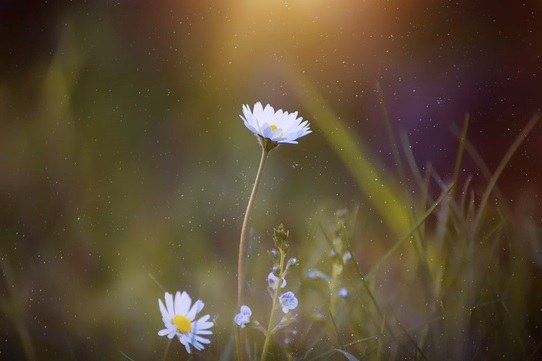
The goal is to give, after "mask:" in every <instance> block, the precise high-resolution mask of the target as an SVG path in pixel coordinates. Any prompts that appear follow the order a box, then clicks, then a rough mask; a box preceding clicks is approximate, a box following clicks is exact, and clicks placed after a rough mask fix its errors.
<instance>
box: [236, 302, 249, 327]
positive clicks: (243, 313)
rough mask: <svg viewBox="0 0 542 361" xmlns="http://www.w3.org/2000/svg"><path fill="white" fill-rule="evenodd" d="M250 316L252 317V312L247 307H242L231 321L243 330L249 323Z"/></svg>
mask: <svg viewBox="0 0 542 361" xmlns="http://www.w3.org/2000/svg"><path fill="white" fill-rule="evenodd" d="M250 316H252V310H251V309H250V307H248V306H247V305H242V306H241V310H240V311H239V313H238V314H236V315H235V317H234V318H233V321H234V322H235V323H236V324H237V325H239V326H241V328H244V327H245V326H246V325H247V324H248V323H249V322H250Z"/></svg>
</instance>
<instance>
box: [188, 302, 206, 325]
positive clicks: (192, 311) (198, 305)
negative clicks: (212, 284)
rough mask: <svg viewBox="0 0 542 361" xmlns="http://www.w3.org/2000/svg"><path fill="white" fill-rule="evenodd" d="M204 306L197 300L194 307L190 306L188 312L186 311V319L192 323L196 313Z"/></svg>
mask: <svg viewBox="0 0 542 361" xmlns="http://www.w3.org/2000/svg"><path fill="white" fill-rule="evenodd" d="M203 306H204V303H203V302H202V301H200V300H197V301H196V302H195V303H194V305H193V306H192V308H191V309H190V311H188V314H187V315H186V317H187V318H188V319H189V320H190V321H194V317H196V313H198V312H199V311H201V309H202V308H203Z"/></svg>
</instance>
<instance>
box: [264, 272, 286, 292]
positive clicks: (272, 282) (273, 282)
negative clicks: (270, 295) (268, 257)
mask: <svg viewBox="0 0 542 361" xmlns="http://www.w3.org/2000/svg"><path fill="white" fill-rule="evenodd" d="M267 284H268V285H269V288H271V289H272V290H273V291H276V290H277V287H278V285H279V278H278V277H277V276H275V274H274V273H273V272H269V274H268V275H267ZM284 287H286V280H285V279H282V284H281V285H280V288H284Z"/></svg>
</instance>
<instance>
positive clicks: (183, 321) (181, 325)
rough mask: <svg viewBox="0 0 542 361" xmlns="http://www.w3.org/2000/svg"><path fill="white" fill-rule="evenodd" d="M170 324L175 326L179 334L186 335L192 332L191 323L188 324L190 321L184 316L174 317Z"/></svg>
mask: <svg viewBox="0 0 542 361" xmlns="http://www.w3.org/2000/svg"><path fill="white" fill-rule="evenodd" d="M171 323H173V324H174V325H175V326H177V330H179V332H180V333H188V332H190V331H192V322H190V320H188V318H186V317H184V316H181V315H175V317H173V319H172V320H171Z"/></svg>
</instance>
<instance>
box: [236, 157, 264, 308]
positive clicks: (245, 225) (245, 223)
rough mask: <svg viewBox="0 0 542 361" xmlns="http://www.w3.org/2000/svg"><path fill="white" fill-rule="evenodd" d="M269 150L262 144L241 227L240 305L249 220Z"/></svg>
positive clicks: (238, 285)
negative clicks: (258, 164)
mask: <svg viewBox="0 0 542 361" xmlns="http://www.w3.org/2000/svg"><path fill="white" fill-rule="evenodd" d="M268 154H269V150H268V149H267V148H266V147H265V146H262V158H261V159H260V166H259V167H258V173H256V180H255V181H254V186H253V188H252V193H251V194H250V198H249V200H248V204H247V209H246V211H245V219H244V220H243V226H242V227H241V237H240V239H239V259H238V263H237V267H238V268H237V304H238V306H239V307H240V306H241V305H243V304H244V298H245V292H244V291H245V290H244V285H245V261H246V255H247V235H248V221H249V219H250V215H251V213H252V209H253V208H254V199H255V198H256V192H257V191H258V186H259V185H260V178H261V176H262V171H263V166H264V164H265V161H266V159H267V155H268Z"/></svg>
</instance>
